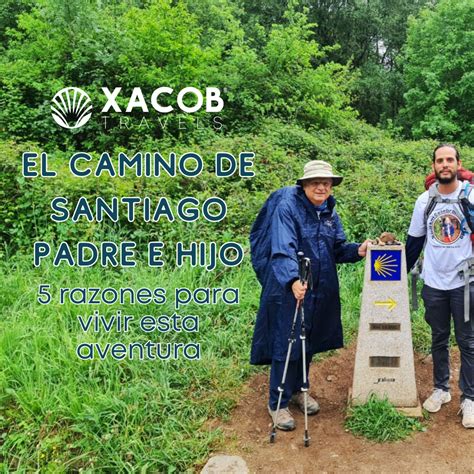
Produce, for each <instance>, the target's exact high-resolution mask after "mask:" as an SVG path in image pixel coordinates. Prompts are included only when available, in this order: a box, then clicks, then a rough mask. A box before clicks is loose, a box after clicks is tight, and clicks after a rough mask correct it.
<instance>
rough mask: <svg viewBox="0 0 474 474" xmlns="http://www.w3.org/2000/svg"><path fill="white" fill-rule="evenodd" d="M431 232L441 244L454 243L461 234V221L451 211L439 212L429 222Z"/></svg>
mask: <svg viewBox="0 0 474 474" xmlns="http://www.w3.org/2000/svg"><path fill="white" fill-rule="evenodd" d="M431 233H432V235H433V237H434V238H435V239H436V240H437V241H438V242H439V243H441V244H444V245H451V244H453V243H455V242H456V241H457V240H458V239H459V237H460V236H461V234H462V230H461V221H460V220H459V217H458V216H457V215H456V214H454V213H452V212H445V213H443V214H440V215H439V216H437V217H436V218H435V219H433V221H432V223H431Z"/></svg>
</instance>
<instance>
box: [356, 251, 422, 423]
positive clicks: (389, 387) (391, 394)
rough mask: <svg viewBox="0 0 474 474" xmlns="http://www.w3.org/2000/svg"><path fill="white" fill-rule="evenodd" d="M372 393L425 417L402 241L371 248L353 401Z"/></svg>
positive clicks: (363, 398)
mask: <svg viewBox="0 0 474 474" xmlns="http://www.w3.org/2000/svg"><path fill="white" fill-rule="evenodd" d="M371 393H375V394H376V395H377V396H378V397H379V398H383V397H387V398H388V400H389V401H390V402H391V403H393V405H395V406H396V407H400V408H407V410H403V411H406V412H407V413H410V414H411V415H413V416H421V407H420V406H419V401H418V395H417V391H416V382H415V366H414V360H413V346H412V338H411V322H410V310H409V302H408V283H407V272H406V262H405V247H404V246H403V245H386V246H382V245H369V248H368V252H367V259H366V263H365V275H364V288H363V292H362V307H361V314H360V321H359V334H358V338H357V353H356V359H355V368H354V381H353V385H352V393H351V395H350V398H351V402H352V404H353V405H359V404H362V403H365V402H366V401H367V399H368V397H369V395H370V394H371ZM409 408H414V410H408V409H409Z"/></svg>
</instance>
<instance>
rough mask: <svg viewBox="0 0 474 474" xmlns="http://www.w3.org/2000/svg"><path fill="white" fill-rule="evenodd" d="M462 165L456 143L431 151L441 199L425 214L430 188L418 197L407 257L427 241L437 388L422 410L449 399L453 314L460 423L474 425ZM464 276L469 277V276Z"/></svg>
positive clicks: (473, 313)
mask: <svg viewBox="0 0 474 474" xmlns="http://www.w3.org/2000/svg"><path fill="white" fill-rule="evenodd" d="M460 166H461V161H460V158H459V152H458V150H457V149H456V147H455V146H454V145H451V144H440V145H438V146H437V147H436V148H435V150H434V151H433V162H432V167H433V171H434V173H435V176H436V178H437V182H436V183H434V184H433V185H432V186H435V187H437V191H436V189H434V190H432V191H431V195H433V191H435V192H436V194H439V199H437V200H436V201H435V204H434V205H433V206H430V208H429V209H430V210H429V214H428V215H425V209H426V208H427V206H428V201H429V199H430V191H429V190H428V191H426V192H424V193H423V194H422V195H421V196H419V197H418V199H417V201H416V204H415V209H414V210H413V216H412V219H411V224H410V228H409V230H408V239H407V245H406V255H407V268H409V269H410V268H411V267H412V266H413V265H414V263H415V261H416V260H417V258H418V257H419V255H420V253H421V251H422V249H423V245H425V250H424V261H423V272H422V275H421V278H422V279H423V280H424V286H423V290H422V293H421V294H422V297H423V301H424V304H425V320H426V322H427V323H428V324H429V326H430V327H431V337H432V341H431V354H432V356H433V381H434V390H433V393H432V394H431V395H430V396H429V397H428V398H427V399H426V400H425V402H424V403H423V408H425V410H427V411H429V412H431V413H436V412H438V411H439V410H440V409H441V407H442V405H444V404H445V403H448V402H450V401H451V395H450V393H449V375H450V370H449V335H450V332H451V317H452V319H453V321H454V330H455V335H456V341H457V344H458V347H459V350H460V353H461V371H460V374H459V388H460V389H461V409H460V413H462V424H463V426H464V427H466V428H474V298H473V296H474V282H473V283H471V284H470V287H469V293H470V295H469V296H470V301H471V303H470V305H469V315H466V316H468V317H465V314H464V299H465V298H464V297H465V288H464V286H465V285H464V283H465V282H464V280H462V279H461V278H460V276H459V275H460V269H461V267H462V266H463V264H465V263H466V262H467V261H468V260H469V259H470V258H472V256H473V252H472V243H471V238H470V237H471V230H470V228H469V225H468V223H467V221H466V218H465V215H464V212H463V208H462V206H461V203H460V200H459V196H460V194H462V193H463V191H462V190H463V187H464V186H465V184H464V183H463V182H461V181H459V180H458V178H457V173H458V169H459V168H460ZM430 189H431V188H430ZM468 199H469V201H470V202H471V203H472V202H474V193H469V196H468ZM448 219H449V220H448ZM447 222H449V225H450V226H452V229H451V228H450V231H449V238H447V237H446V235H445V234H446V232H447V230H446V225H447V224H446V223H447ZM425 242H426V243H425ZM466 278H469V276H467V275H466ZM466 289H467V287H466ZM466 294H467V293H466ZM466 319H467V320H466Z"/></svg>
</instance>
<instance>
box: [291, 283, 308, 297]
mask: <svg viewBox="0 0 474 474" xmlns="http://www.w3.org/2000/svg"><path fill="white" fill-rule="evenodd" d="M307 286H308V284H307V283H305V284H304V285H302V284H301V282H300V281H299V280H296V281H294V282H293V284H292V285H291V289H292V291H293V294H294V295H295V298H296V299H297V300H298V301H300V300H302V299H303V298H304V294H305V293H306V288H307Z"/></svg>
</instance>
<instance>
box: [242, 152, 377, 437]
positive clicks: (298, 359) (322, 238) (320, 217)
mask: <svg viewBox="0 0 474 474" xmlns="http://www.w3.org/2000/svg"><path fill="white" fill-rule="evenodd" d="M341 181H342V177H341V176H338V175H336V174H334V173H333V170H332V167H331V165H329V164H328V163H326V162H324V161H319V160H315V161H310V162H309V163H307V164H306V166H305V167H304V175H303V177H301V178H300V179H299V180H298V181H297V185H296V186H290V187H285V188H282V189H280V190H278V191H276V192H274V193H273V194H272V195H271V196H270V198H269V199H268V200H267V202H266V203H265V205H264V206H263V208H262V210H261V211H260V213H259V215H258V217H257V220H256V221H255V223H254V225H253V227H252V232H251V234H250V244H251V252H252V263H253V265H254V269H255V272H256V274H257V277H258V279H259V281H260V283H261V284H262V294H261V299H260V308H259V311H258V314H257V321H256V324H255V331H254V335H253V342H252V351H251V360H250V362H251V363H252V364H271V372H270V400H269V403H268V410H269V413H270V415H271V416H272V418H275V416H276V413H275V411H276V409H277V404H278V397H279V390H278V387H279V385H280V384H281V381H282V377H283V371H284V366H285V358H286V354H287V351H288V339H289V336H290V330H291V323H292V320H293V315H294V313H295V305H296V303H297V301H298V300H304V303H303V304H304V311H305V328H306V340H307V345H306V352H307V354H306V361H307V364H306V373H308V370H309V363H310V361H311V357H312V356H313V354H315V353H317V352H323V351H328V350H331V349H337V348H340V347H342V346H343V339H342V325H341V304H340V300H339V283H338V278H337V271H336V263H344V262H357V261H359V260H360V259H362V258H363V257H365V255H366V252H367V242H368V241H366V242H364V243H363V244H362V245H360V244H356V243H346V236H345V235H344V231H343V228H342V224H341V221H340V219H339V216H338V215H337V213H336V211H335V209H334V207H335V204H336V201H335V199H334V198H333V197H332V195H331V194H332V188H333V186H338V185H339V184H340V183H341ZM298 252H303V253H304V256H305V257H308V258H309V259H310V260H311V273H312V279H311V280H312V282H311V287H310V288H307V287H306V285H303V284H301V283H300V281H299V278H298V262H297V253H298ZM300 331H301V326H300V324H298V325H297V333H296V334H295V336H296V337H295V340H296V343H295V344H294V345H293V348H292V351H291V355H290V362H289V366H288V369H287V374H286V381H285V384H284V387H283V392H282V399H281V404H280V410H279V412H278V419H277V420H275V419H274V421H275V424H276V427H277V428H279V429H281V430H292V429H294V428H295V421H294V419H293V417H292V415H291V413H290V411H289V409H288V404H289V402H290V400H291V401H292V402H294V403H295V404H296V405H297V406H298V407H299V408H300V409H301V410H304V405H303V403H304V396H303V393H302V392H301V389H302V388H304V387H303V368H302V366H303V363H302V345H301V343H300V342H299V341H300V338H299V336H300ZM307 409H308V414H316V413H317V412H318V411H319V404H318V402H317V401H316V400H314V399H313V398H312V397H310V396H309V395H308V405H307Z"/></svg>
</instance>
